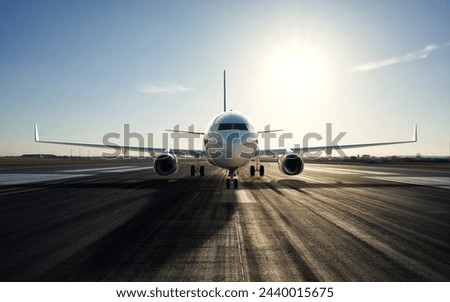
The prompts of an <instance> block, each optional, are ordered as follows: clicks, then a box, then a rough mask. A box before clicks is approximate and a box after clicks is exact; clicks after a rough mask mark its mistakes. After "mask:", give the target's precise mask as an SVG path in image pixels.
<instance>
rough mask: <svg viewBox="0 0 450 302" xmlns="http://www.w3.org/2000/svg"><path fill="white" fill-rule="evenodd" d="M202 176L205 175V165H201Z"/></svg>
mask: <svg viewBox="0 0 450 302" xmlns="http://www.w3.org/2000/svg"><path fill="white" fill-rule="evenodd" d="M200 176H205V166H200Z"/></svg>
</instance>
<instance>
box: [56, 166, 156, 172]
mask: <svg viewBox="0 0 450 302" xmlns="http://www.w3.org/2000/svg"><path fill="white" fill-rule="evenodd" d="M144 169H153V166H148V167H136V166H122V167H109V168H91V169H74V170H60V171H58V172H60V173H71V172H122V171H137V170H144Z"/></svg>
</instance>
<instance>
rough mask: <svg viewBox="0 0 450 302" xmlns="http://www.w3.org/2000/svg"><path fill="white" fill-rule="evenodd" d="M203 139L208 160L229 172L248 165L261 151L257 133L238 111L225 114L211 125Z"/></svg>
mask: <svg viewBox="0 0 450 302" xmlns="http://www.w3.org/2000/svg"><path fill="white" fill-rule="evenodd" d="M205 133H206V134H205V136H204V138H203V148H204V154H205V156H206V158H207V159H208V161H209V162H210V163H211V164H213V165H216V166H219V167H221V168H225V169H228V170H231V171H233V170H235V169H237V168H240V167H244V166H245V165H247V164H248V163H249V162H250V160H251V159H252V158H253V157H254V155H255V153H256V151H257V150H258V133H257V132H256V131H255V130H254V128H253V126H252V125H251V123H250V121H249V120H248V118H247V117H246V116H245V115H244V114H242V113H239V112H232V111H231V112H223V113H221V114H219V115H217V116H216V117H215V118H214V119H213V120H212V121H211V122H210V123H209V125H208V127H207V129H206V132H205Z"/></svg>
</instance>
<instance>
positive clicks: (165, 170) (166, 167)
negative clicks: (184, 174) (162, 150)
mask: <svg viewBox="0 0 450 302" xmlns="http://www.w3.org/2000/svg"><path fill="white" fill-rule="evenodd" d="M153 170H154V171H155V173H156V174H158V175H161V176H169V175H172V174H173V173H175V172H177V170H178V159H177V157H176V156H175V155H173V154H170V153H167V154H161V155H159V156H158V157H157V158H155V160H154V161H153Z"/></svg>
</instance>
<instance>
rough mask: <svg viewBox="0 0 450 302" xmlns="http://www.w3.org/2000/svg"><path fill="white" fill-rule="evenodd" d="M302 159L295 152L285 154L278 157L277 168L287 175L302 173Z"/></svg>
mask: <svg viewBox="0 0 450 302" xmlns="http://www.w3.org/2000/svg"><path fill="white" fill-rule="evenodd" d="M304 166H305V164H304V163H303V159H302V158H301V157H300V156H298V155H297V154H285V155H283V156H282V157H280V158H279V159H278V168H279V169H280V171H281V172H283V173H284V174H287V175H298V174H300V173H302V171H303V167H304Z"/></svg>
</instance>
